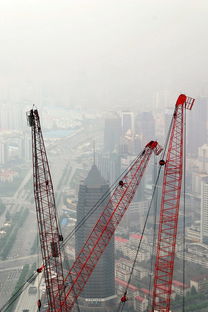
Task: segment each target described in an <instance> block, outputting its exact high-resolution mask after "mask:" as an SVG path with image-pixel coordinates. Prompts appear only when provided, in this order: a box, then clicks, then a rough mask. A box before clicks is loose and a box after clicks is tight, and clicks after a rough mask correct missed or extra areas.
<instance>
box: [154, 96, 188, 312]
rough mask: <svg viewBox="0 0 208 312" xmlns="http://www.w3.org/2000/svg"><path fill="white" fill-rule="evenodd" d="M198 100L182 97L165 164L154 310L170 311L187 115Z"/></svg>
mask: <svg viewBox="0 0 208 312" xmlns="http://www.w3.org/2000/svg"><path fill="white" fill-rule="evenodd" d="M193 104H194V99H192V98H190V97H187V96H186V95H184V94H181V95H180V96H179V97H178V99H177V102H176V105H175V110H174V114H173V119H172V124H171V129H170V136H169V143H168V151H167V157H166V160H164V159H163V160H161V161H160V165H164V166H165V167H164V178H163V187H162V199H161V208H160V220H159V229H158V240H157V248H156V261H155V269H154V289H153V298H152V309H151V311H152V312H154V311H157V312H169V311H170V297H171V288H172V278H173V270H174V259H175V247H176V236H177V226H178V215H179V204H180V195H181V186H182V175H183V154H184V123H185V118H184V112H185V109H188V110H191V109H192V106H193Z"/></svg>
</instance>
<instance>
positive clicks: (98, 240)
mask: <svg viewBox="0 0 208 312" xmlns="http://www.w3.org/2000/svg"><path fill="white" fill-rule="evenodd" d="M161 151H162V148H161V147H160V146H159V144H158V143H157V142H156V141H151V142H149V143H148V144H147V145H146V147H145V148H144V150H143V152H142V153H141V154H140V155H139V156H138V157H137V158H136V160H135V161H134V162H133V164H132V165H131V166H130V168H129V169H128V171H127V173H126V174H125V175H124V176H123V178H122V180H120V181H119V183H118V184H117V186H116V187H115V188H114V191H113V193H112V195H111V196H110V199H109V200H108V202H107V204H106V206H105V207H104V210H103V212H102V213H101V215H100V217H99V219H98V221H97V223H96V224H95V226H94V228H93V229H92V231H91V233H90V235H89V236H88V238H87V240H86V242H85V244H84V246H83V247H82V249H81V251H80V252H79V254H78V256H77V258H76V259H75V262H74V264H73V265H72V267H71V269H70V271H69V273H68V275H67V276H66V278H65V286H66V298H65V300H66V299H67V304H68V311H71V309H72V308H73V306H74V303H75V301H76V299H77V298H78V297H79V295H80V293H81V292H82V290H83V288H84V286H85V284H86V283H87V281H88V279H89V277H90V276H91V274H92V272H93V270H94V268H95V266H96V264H97V262H98V260H99V259H100V257H101V255H102V253H103V252H104V250H105V248H106V247H107V245H108V243H109V241H110V240H111V238H112V236H113V234H114V232H115V230H116V227H117V226H118V224H119V223H120V221H121V219H122V217H123V215H124V213H125V211H126V210H127V208H128V206H129V204H130V203H131V201H132V199H133V197H134V194H135V192H136V190H137V187H138V185H139V183H140V181H141V178H142V176H143V174H144V171H145V168H146V167H147V164H148V162H149V159H150V157H151V155H152V153H153V152H154V153H155V154H156V155H158V154H159V153H160V152H161ZM63 305H64V301H63ZM59 311H61V309H60V308H59V307H57V309H56V312H59Z"/></svg>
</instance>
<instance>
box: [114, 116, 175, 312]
mask: <svg viewBox="0 0 208 312" xmlns="http://www.w3.org/2000/svg"><path fill="white" fill-rule="evenodd" d="M172 124H173V117H172V119H171V123H170V126H169V130H168V135H167V137H166V141H165V145H164V150H163V152H162V155H161V158H160V160H162V159H164V156H165V153H166V150H167V144H168V140H169V137H170V132H171V128H172ZM161 168H162V166H160V168H159V170H158V174H157V178H156V181H155V184H154V188H153V193H152V197H151V200H150V204H149V208H148V211H147V215H146V218H145V222H144V226H143V229H142V234H141V238H140V241H139V244H138V247H137V251H136V255H135V258H134V262H133V265H132V268H131V272H130V275H129V279H128V282H127V285H126V287H125V290H124V295H126V294H127V291H128V288H129V284H130V282H131V278H132V275H133V271H134V267H135V264H136V260H137V256H138V253H139V250H140V247H141V243H142V239H143V236H144V232H145V229H146V225H147V221H148V218H149V214H150V210H151V207H152V203H153V199H154V196H155V192H156V189H157V186H158V181H159V178H160V173H161ZM154 229H155V232H156V226H155V225H154ZM154 235H155V234H154ZM153 248H154V244H153ZM151 265H152V264H151ZM149 285H150V283H149ZM125 303H126V301H124V302H120V304H119V307H118V312H122V311H123V308H124V305H125Z"/></svg>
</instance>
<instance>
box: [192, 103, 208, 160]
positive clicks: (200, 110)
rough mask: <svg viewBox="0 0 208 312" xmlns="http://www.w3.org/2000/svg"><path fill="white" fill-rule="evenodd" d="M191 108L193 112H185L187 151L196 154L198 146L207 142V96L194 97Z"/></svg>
mask: <svg viewBox="0 0 208 312" xmlns="http://www.w3.org/2000/svg"><path fill="white" fill-rule="evenodd" d="M193 110H194V113H193V114H187V119H188V131H187V143H188V144H187V151H188V153H189V154H190V155H191V156H196V155H197V153H198V148H199V147H200V146H202V145H204V144H205V143H207V112H208V98H207V97H200V98H198V99H196V104H194V106H193Z"/></svg>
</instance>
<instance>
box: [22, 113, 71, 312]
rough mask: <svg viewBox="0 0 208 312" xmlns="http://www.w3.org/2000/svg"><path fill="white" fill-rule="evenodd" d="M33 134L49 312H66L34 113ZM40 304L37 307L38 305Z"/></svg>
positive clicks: (58, 239) (55, 231) (50, 199)
mask: <svg viewBox="0 0 208 312" xmlns="http://www.w3.org/2000/svg"><path fill="white" fill-rule="evenodd" d="M27 119H28V124H29V126H30V127H31V133H32V160H33V186H34V198H35V206H36V214H37V221H38V230H39V239H40V246H41V253H42V259H43V265H42V266H41V267H40V268H38V269H37V272H38V273H40V272H42V271H44V277H45V284H46V296H47V301H48V309H49V311H50V312H51V311H55V310H56V309H59V310H60V311H64V312H65V311H67V307H66V304H65V290H64V289H65V288H64V275H63V267H62V256H61V251H60V244H61V241H63V236H62V235H61V232H60V230H59V227H58V220H57V214H56V205H55V197H54V191H53V184H52V179H51V174H50V169H49V164H48V159H47V154H46V149H45V144H44V140H43V135H42V130H41V124H40V118H39V114H38V110H37V109H31V110H30V111H29V112H28V113H27ZM38 302H39V306H40V305H41V302H40V301H38Z"/></svg>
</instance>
